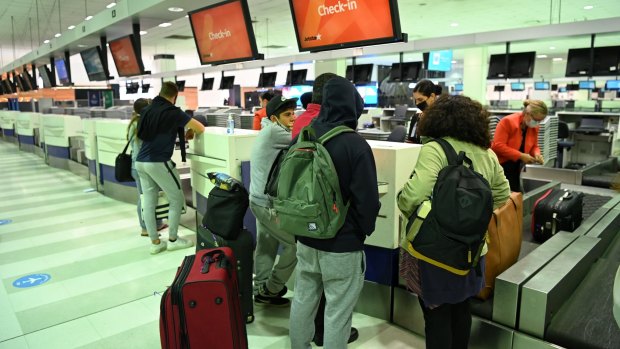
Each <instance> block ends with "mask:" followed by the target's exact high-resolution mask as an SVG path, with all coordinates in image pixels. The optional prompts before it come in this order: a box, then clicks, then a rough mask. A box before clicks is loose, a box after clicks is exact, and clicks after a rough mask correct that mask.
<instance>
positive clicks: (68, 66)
mask: <svg viewBox="0 0 620 349" xmlns="http://www.w3.org/2000/svg"><path fill="white" fill-rule="evenodd" d="M65 69H66V70H67V78H68V79H69V81H70V82H71V84H70V86H73V79H72V78H71V52H69V51H65Z"/></svg>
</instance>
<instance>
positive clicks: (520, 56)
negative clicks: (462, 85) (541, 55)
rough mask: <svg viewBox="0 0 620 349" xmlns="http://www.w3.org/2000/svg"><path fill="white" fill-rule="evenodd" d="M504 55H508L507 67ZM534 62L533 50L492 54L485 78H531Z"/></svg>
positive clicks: (534, 54) (534, 53)
mask: <svg viewBox="0 0 620 349" xmlns="http://www.w3.org/2000/svg"><path fill="white" fill-rule="evenodd" d="M506 57H508V66H507V67H506ZM535 62H536V52H535V51H528V52H514V53H510V54H508V56H506V54H505V53H501V54H493V55H491V57H490V58H489V70H488V73H487V80H491V79H519V78H531V77H533V76H534V65H535ZM506 69H508V70H506Z"/></svg>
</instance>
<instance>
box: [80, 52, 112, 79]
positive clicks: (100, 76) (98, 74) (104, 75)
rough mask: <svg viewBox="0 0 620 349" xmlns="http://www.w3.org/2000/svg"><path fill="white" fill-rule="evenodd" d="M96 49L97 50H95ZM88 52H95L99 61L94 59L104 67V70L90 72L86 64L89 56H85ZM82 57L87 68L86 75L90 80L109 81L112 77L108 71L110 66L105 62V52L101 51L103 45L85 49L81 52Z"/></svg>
mask: <svg viewBox="0 0 620 349" xmlns="http://www.w3.org/2000/svg"><path fill="white" fill-rule="evenodd" d="M95 51H96V52H95ZM88 54H93V55H94V56H91V57H95V58H96V59H98V60H99V61H94V63H95V64H99V65H100V66H101V67H102V68H103V71H102V72H89V71H88V68H87V64H86V60H87V59H88V58H89V57H85V56H86V55H88ZM80 57H82V63H83V64H84V68H85V69H86V75H88V80H90V81H107V80H109V79H110V73H109V72H108V67H107V66H106V65H105V64H104V63H103V62H105V61H106V60H104V59H103V54H102V52H101V47H99V46H94V47H91V48H89V49H86V50H83V51H81V52H80Z"/></svg>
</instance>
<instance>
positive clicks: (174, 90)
mask: <svg viewBox="0 0 620 349" xmlns="http://www.w3.org/2000/svg"><path fill="white" fill-rule="evenodd" d="M178 94H179V88H178V87H177V84H175V83H174V82H172V81H166V82H164V83H163V84H162V85H161V90H159V95H160V96H162V97H164V98H173V97H176V96H177V95H178Z"/></svg>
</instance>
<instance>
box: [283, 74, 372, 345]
mask: <svg viewBox="0 0 620 349" xmlns="http://www.w3.org/2000/svg"><path fill="white" fill-rule="evenodd" d="M363 109H364V101H363V99H362V97H361V96H360V94H359V93H358V92H357V90H356V89H355V87H354V86H353V85H352V84H351V83H350V82H349V81H348V80H346V79H344V78H342V77H335V78H332V79H330V80H329V81H328V82H327V83H326V84H325V87H324V88H323V103H322V104H321V111H320V113H319V115H318V116H317V118H316V120H315V121H314V123H313V124H312V127H313V128H314V130H315V131H316V136H317V137H320V136H322V135H323V134H325V133H327V132H328V131H329V130H331V129H333V128H334V127H336V126H340V125H345V126H348V127H350V128H352V129H354V130H355V129H356V127H357V119H358V118H359V117H360V115H361V114H362V111H363ZM324 146H325V148H326V149H327V151H328V152H329V154H330V156H331V158H332V161H333V163H334V166H335V168H336V172H337V173H338V181H339V183H340V188H341V189H340V190H341V191H342V197H343V199H344V200H345V201H348V202H350V206H349V210H348V212H347V217H346V218H345V222H344V224H343V226H342V228H340V230H339V231H338V233H337V234H336V236H335V237H333V238H331V239H313V238H308V237H301V236H299V237H298V238H297V240H298V241H297V260H298V262H297V267H296V278H295V295H294V297H293V304H292V307H291V316H290V317H291V319H290V338H291V348H292V349H307V348H310V347H311V346H310V342H311V341H312V338H313V335H314V330H315V328H314V317H315V315H316V312H317V308H318V306H319V300H320V298H321V292H322V291H324V292H325V297H326V298H327V303H326V307H325V332H324V335H323V336H324V337H323V344H324V345H325V347H326V348H330V349H332V348H334V349H340V348H346V347H347V341H348V339H349V335H350V332H351V318H352V314H353V307H354V306H355V304H356V303H357V299H358V297H359V294H360V292H361V290H362V287H363V284H364V273H365V271H366V261H365V256H364V241H365V239H366V237H367V236H369V235H370V234H372V232H373V231H374V230H375V221H376V218H377V215H378V213H379V208H380V206H381V204H380V202H379V193H378V190H377V170H376V167H375V159H374V157H373V154H372V150H371V149H370V146H369V145H368V143H367V142H366V140H364V139H363V138H362V137H361V136H360V135H359V134H357V133H355V132H347V133H342V134H340V135H338V136H336V137H334V138H333V139H331V140H330V141H329V142H327V143H325V145H324Z"/></svg>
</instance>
